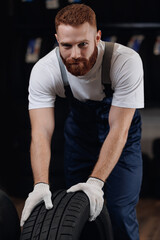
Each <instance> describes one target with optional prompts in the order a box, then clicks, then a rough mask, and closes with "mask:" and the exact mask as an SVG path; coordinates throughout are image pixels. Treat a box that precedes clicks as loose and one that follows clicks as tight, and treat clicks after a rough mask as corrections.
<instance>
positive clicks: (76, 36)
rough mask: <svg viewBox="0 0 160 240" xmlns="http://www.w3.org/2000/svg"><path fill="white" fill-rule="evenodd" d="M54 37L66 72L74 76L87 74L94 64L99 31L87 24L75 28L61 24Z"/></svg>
mask: <svg viewBox="0 0 160 240" xmlns="http://www.w3.org/2000/svg"><path fill="white" fill-rule="evenodd" d="M55 36H56V39H57V42H58V43H59V49H60V54H61V57H62V59H63V62H64V64H65V65H66V68H67V70H68V71H69V72H70V73H72V74H73V75H75V76H82V75H85V74H86V73H87V72H89V70H90V69H91V68H92V67H93V65H94V64H95V62H96V58H97V52H98V50H97V45H98V44H99V41H100V39H101V31H98V32H97V31H96V29H95V28H94V27H93V26H91V25H90V24H89V23H87V22H86V23H84V24H82V25H80V26H76V27H73V26H70V25H64V24H61V25H59V27H58V31H57V34H56V35H55Z"/></svg>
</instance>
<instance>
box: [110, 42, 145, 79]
mask: <svg viewBox="0 0 160 240" xmlns="http://www.w3.org/2000/svg"><path fill="white" fill-rule="evenodd" d="M110 74H111V76H112V79H113V81H116V80H118V79H120V78H122V77H123V78H124V79H126V78H128V77H129V76H130V75H132V74H133V75H134V77H135V78H136V76H138V75H143V63H142V60H141V57H140V55H139V54H138V53H137V52H136V51H134V50H133V49H131V48H129V47H126V46H124V45H121V44H118V43H115V44H114V51H113V55H112V60H111V73H110Z"/></svg>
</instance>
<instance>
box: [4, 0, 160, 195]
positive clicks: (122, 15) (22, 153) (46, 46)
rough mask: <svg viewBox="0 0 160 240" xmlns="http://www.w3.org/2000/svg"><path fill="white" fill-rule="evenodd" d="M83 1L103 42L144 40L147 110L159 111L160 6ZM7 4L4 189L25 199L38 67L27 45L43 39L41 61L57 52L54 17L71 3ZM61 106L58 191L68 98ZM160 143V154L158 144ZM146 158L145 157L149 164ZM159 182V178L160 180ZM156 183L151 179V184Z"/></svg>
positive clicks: (54, 167)
mask: <svg viewBox="0 0 160 240" xmlns="http://www.w3.org/2000/svg"><path fill="white" fill-rule="evenodd" d="M3 2H4V1H3ZM80 2H81V3H85V4H87V5H89V6H91V7H92V8H93V10H94V11H95V13H96V15H97V24H98V28H99V29H101V30H102V40H105V39H106V38H107V37H109V36H112V35H115V36H116V37H117V40H116V41H117V42H118V43H121V44H124V45H127V43H128V41H129V39H130V37H131V36H132V35H135V34H143V35H144V36H145V38H144V40H143V42H142V44H141V45H140V49H139V54H140V56H141V58H142V61H143V65H144V73H145V75H144V79H145V83H144V84H145V85H144V86H145V107H146V108H155V107H156V108H159V107H160V55H158V56H155V55H154V54H153V47H154V44H155V40H156V37H157V36H158V35H160V4H159V1H158V0H152V1H146V0H135V1H132V0H130V1H124V0H122V1H120V0H112V1H111V0H106V1H102V0H99V1H93V0H92V1H80ZM3 4H4V6H2V7H1V10H0V11H1V16H3V17H2V20H1V66H0V67H1V71H0V73H1V93H2V94H1V96H2V100H1V101H2V106H3V107H2V115H1V116H2V119H3V120H2V128H1V133H2V134H1V138H2V139H1V140H2V141H1V142H2V145H1V160H0V161H1V165H0V186H1V188H3V189H4V190H5V191H7V192H8V193H9V194H10V195H13V196H17V197H22V198H23V197H26V196H27V195H28V193H29V192H30V191H32V188H33V179H32V171H31V166H30V154H29V147H30V122H29V116H28V82H29V75H30V71H31V69H32V67H33V65H34V63H26V61H25V55H26V50H27V46H28V41H29V40H30V39H35V38H38V37H40V38H42V45H41V50H40V54H39V58H41V57H43V56H44V55H45V54H47V53H48V52H49V51H50V50H52V49H53V47H54V44H55V37H54V34H55V28H54V18H55V15H56V13H57V11H58V10H59V9H60V8H62V7H64V6H66V5H67V4H69V2H68V1H67V0H66V1H65V0H59V8H57V9H47V8H46V1H45V0H33V1H30V2H25V1H21V0H6V1H5V3H3ZM56 105H57V106H58V108H56V113H55V115H56V129H55V132H54V135H53V140H52V158H51V167H50V181H51V185H52V187H53V189H58V188H64V174H63V124H64V120H65V118H66V114H67V102H66V100H65V99H60V98H57V101H56ZM57 109H58V110H57ZM156 144H157V145H156V146H157V147H156V149H159V142H158V143H157V142H156ZM156 151H158V150H156ZM156 154H159V152H156ZM147 157H148V156H146V155H145V154H144V158H145V159H148V158H147ZM158 157H159V155H158ZM159 160H160V159H159ZM159 160H158V161H159ZM149 162H150V161H149ZM147 163H148V162H147V160H146V161H145V174H144V183H143V186H144V187H143V188H142V193H141V194H142V196H145V195H153V193H152V192H151V191H150V190H149V187H148V186H149V185H148V183H147V187H146V181H148V175H147V174H148V169H149V167H150V165H149V164H147ZM153 172H154V167H153ZM146 176H147V177H146ZM149 177H150V176H149ZM145 179H147V180H145ZM159 179H160V176H159V173H158V181H159ZM151 181H152V177H151V180H150V182H149V184H151ZM156 182H157V181H156ZM151 188H152V187H151Z"/></svg>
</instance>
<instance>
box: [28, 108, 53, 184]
mask: <svg viewBox="0 0 160 240" xmlns="http://www.w3.org/2000/svg"><path fill="white" fill-rule="evenodd" d="M29 115H30V121H31V148H30V151H31V166H32V171H33V177H34V184H36V183H38V182H45V183H49V174H48V173H49V164H50V158H51V149H50V147H51V146H50V145H51V139H52V135H53V131H54V108H40V109H32V110H30V111H29Z"/></svg>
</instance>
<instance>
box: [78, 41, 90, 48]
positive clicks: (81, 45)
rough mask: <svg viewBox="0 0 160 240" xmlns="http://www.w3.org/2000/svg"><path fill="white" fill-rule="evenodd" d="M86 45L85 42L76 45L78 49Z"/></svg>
mask: <svg viewBox="0 0 160 240" xmlns="http://www.w3.org/2000/svg"><path fill="white" fill-rule="evenodd" d="M87 45H88V43H87V42H81V43H80V44H78V46H79V47H80V48H84V47H87Z"/></svg>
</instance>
